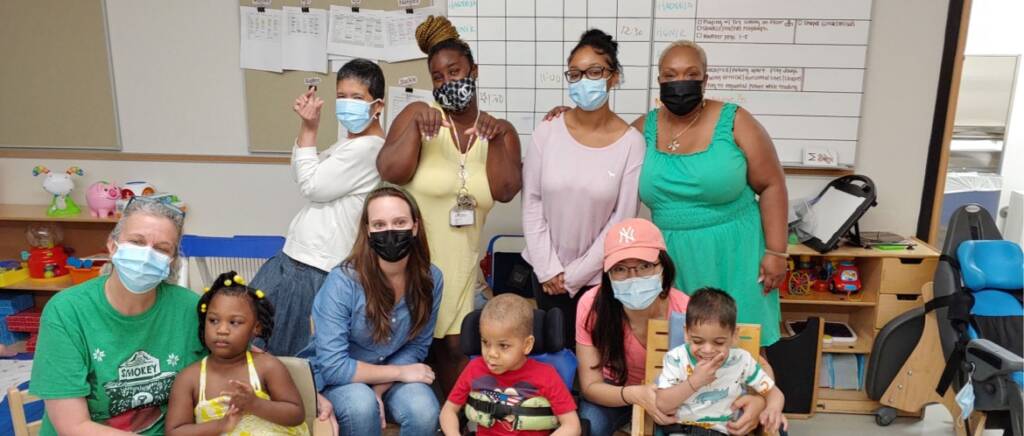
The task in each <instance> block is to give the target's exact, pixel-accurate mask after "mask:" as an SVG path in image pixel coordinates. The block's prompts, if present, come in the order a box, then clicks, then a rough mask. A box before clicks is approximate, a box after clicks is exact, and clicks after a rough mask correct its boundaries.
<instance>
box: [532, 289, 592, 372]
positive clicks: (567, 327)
mask: <svg viewBox="0 0 1024 436" xmlns="http://www.w3.org/2000/svg"><path fill="white" fill-rule="evenodd" d="M532 276H533V297H534V299H536V300H537V307H538V308H540V309H543V310H550V309H552V308H555V307H557V308H559V309H561V310H562V319H563V321H565V322H564V329H563V330H562V331H563V332H565V348H568V349H569V350H571V351H572V352H573V353H575V352H576V303H577V302H579V300H580V297H581V296H582V295H583V292H584V291H585V290H586V288H585V287H584V289H581V290H580V291H579V292H577V293H576V296H575V297H569V294H568V293H565V294H558V295H548V294H546V293H545V292H544V287H543V286H541V284H540V281H538V279H537V275H536V274H532Z"/></svg>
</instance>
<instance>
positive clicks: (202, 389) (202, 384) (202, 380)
mask: <svg viewBox="0 0 1024 436" xmlns="http://www.w3.org/2000/svg"><path fill="white" fill-rule="evenodd" d="M199 402H200V403H205V402H206V358H205V357H204V358H203V360H202V361H200V362H199Z"/></svg>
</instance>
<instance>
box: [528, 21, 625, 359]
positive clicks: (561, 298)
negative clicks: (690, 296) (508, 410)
mask: <svg viewBox="0 0 1024 436" xmlns="http://www.w3.org/2000/svg"><path fill="white" fill-rule="evenodd" d="M616 46H617V44H616V43H615V42H614V41H612V40H611V37H610V36H608V35H606V34H604V32H601V31H600V30H590V31H588V32H587V33H585V34H584V35H583V38H582V39H581V40H580V43H579V44H578V45H577V46H576V48H575V49H574V50H573V51H572V54H571V55H570V57H569V70H568V71H567V72H566V78H567V80H568V81H569V83H570V88H569V89H570V91H569V92H570V96H571V97H572V98H573V100H574V101H575V102H576V104H577V106H576V108H574V109H572V110H570V111H568V112H566V113H565V115H564V116H562V117H559V118H555V119H552V120H550V121H545V122H542V123H541V124H540V125H538V126H537V128H536V129H535V130H534V131H533V140H532V142H531V144H530V147H529V149H528V150H527V152H526V161H525V162H524V164H523V231H524V233H525V235H526V250H525V251H524V252H523V257H524V258H525V259H526V261H527V262H529V263H530V265H531V266H533V271H534V275H535V280H536V282H535V283H534V294H535V296H536V298H537V304H538V306H540V308H542V309H545V310H546V309H550V308H553V307H558V308H560V309H561V310H562V312H563V314H564V315H565V322H566V325H565V330H564V331H565V334H566V340H567V344H568V345H569V346H570V347H571V346H572V345H573V344H574V343H575V341H574V339H575V335H574V334H573V331H574V329H573V322H574V320H575V319H576V301H577V299H578V296H579V295H580V292H579V291H580V290H581V289H584V288H589V287H590V286H593V285H596V284H599V283H600V281H601V262H602V259H603V257H604V249H603V245H602V244H603V240H604V234H605V231H606V230H607V229H608V227H610V226H611V225H613V224H615V223H617V222H619V221H622V220H624V219H626V218H632V217H635V216H636V214H637V207H638V199H637V186H638V181H639V176H640V166H641V164H642V163H643V158H644V138H643V135H641V134H640V132H638V131H637V130H636V129H634V128H632V127H630V126H629V125H628V124H627V123H626V122H625V121H623V120H622V118H619V116H618V115H616V114H615V113H614V112H612V111H611V109H610V108H609V107H608V99H607V93H608V90H609V89H611V88H612V87H613V86H615V84H616V83H617V82H618V81H619V71H620V67H619V62H618V59H617V57H616V49H617V47H616Z"/></svg>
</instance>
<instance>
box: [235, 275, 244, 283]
mask: <svg viewBox="0 0 1024 436" xmlns="http://www.w3.org/2000/svg"><path fill="white" fill-rule="evenodd" d="M234 280H235V283H238V284H240V285H244V284H245V280H244V279H242V276H240V275H238V274H235V278H234Z"/></svg>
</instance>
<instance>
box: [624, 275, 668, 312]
mask: <svg viewBox="0 0 1024 436" xmlns="http://www.w3.org/2000/svg"><path fill="white" fill-rule="evenodd" d="M661 282H662V280H661V274H655V275H652V276H647V277H633V278H631V279H626V280H612V292H613V293H614V295H615V299H617V300H619V301H620V302H622V305H623V306H625V307H626V309H629V310H644V309H646V308H648V307H651V303H653V302H654V299H655V298H658V295H659V294H661V291H662V287H661V285H662V283H661Z"/></svg>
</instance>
